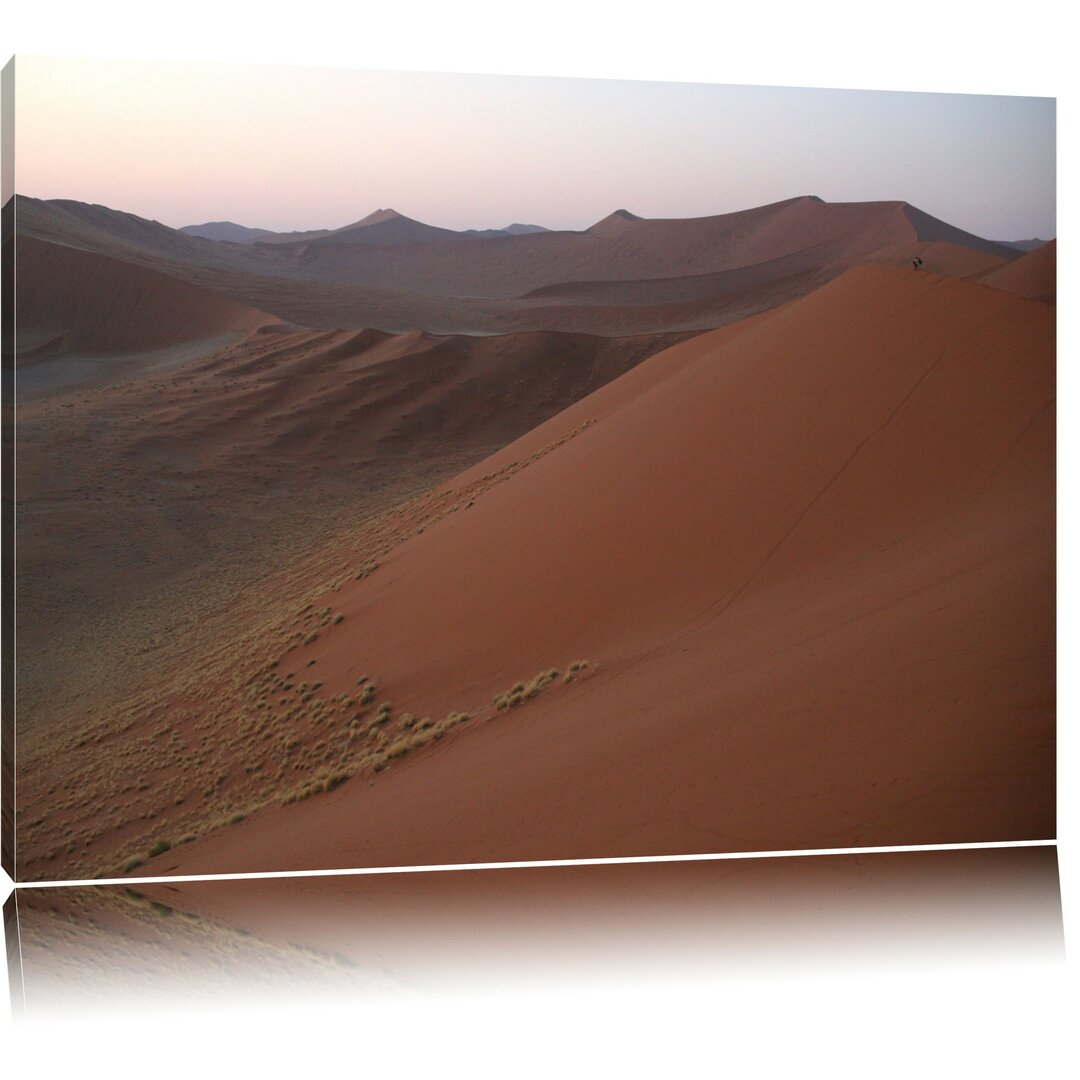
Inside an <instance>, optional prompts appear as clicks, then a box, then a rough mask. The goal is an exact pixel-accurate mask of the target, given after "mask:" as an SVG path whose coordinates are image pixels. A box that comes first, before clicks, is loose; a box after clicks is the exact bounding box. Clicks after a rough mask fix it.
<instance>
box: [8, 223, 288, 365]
mask: <svg viewBox="0 0 1080 1080" xmlns="http://www.w3.org/2000/svg"><path fill="white" fill-rule="evenodd" d="M16 243H17V247H16V259H17V265H18V274H17V277H16V304H17V306H18V318H19V323H18V334H19V356H20V360H21V361H22V362H24V363H25V362H27V361H33V360H35V359H47V358H51V357H53V356H57V355H61V354H65V353H78V354H82V355H91V356H102V355H104V356H108V355H115V354H118V353H133V352H148V351H151V350H156V349H163V348H168V347H170V346H174V345H180V344H185V343H189V342H193V341H200V340H207V339H214V338H218V337H220V336H221V335H222V334H226V333H247V332H248V331H251V330H254V329H256V328H257V327H260V326H264V325H268V324H273V323H276V322H279V321H280V320H278V319H277V318H276V317H275V316H273V315H267V314H266V312H263V311H258V310H257V309H255V308H252V307H249V306H247V305H244V304H240V303H237V302H236V301H234V300H230V299H228V298H226V297H224V296H219V295H217V294H215V293H212V292H209V291H208V290H206V289H201V288H199V287H198V286H195V285H191V284H189V283H187V282H185V281H179V280H177V279H176V278H172V277H168V276H166V275H165V274H160V273H157V272H155V271H154V270H150V269H148V268H146V267H142V266H136V265H134V264H132V263H128V262H121V261H119V260H117V259H112V258H109V257H107V256H104V255H98V254H94V253H92V252H89V251H80V250H77V249H75V248H70V247H63V246H61V245H58V244H50V243H47V242H44V241H41V240H35V239H33V238H31V237H28V236H20V237H19V238H18V240H17V242H16Z"/></svg>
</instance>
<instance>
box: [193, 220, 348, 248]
mask: <svg viewBox="0 0 1080 1080" xmlns="http://www.w3.org/2000/svg"><path fill="white" fill-rule="evenodd" d="M177 231H178V232H182V233H186V234H187V235H188V236H201V237H202V238H203V239H204V240H225V241H227V242H229V243H232V244H256V243H268V244H291V243H294V242H296V241H300V240H317V239H318V238H319V237H320V236H326V235H327V234H328V233H329V232H330V230H329V229H311V230H308V231H306V232H287V233H281V232H274V231H273V230H272V229H250V228H248V226H246V225H237V224H236V223H235V222H233V221H208V222H206V224H204V225H184V226H182V227H181V228H180V229H178V230H177Z"/></svg>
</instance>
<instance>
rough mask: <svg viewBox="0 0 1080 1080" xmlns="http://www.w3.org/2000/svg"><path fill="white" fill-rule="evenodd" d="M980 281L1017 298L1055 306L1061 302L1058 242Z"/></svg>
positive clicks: (991, 273) (992, 271) (1032, 252)
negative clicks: (1039, 301) (1058, 284)
mask: <svg viewBox="0 0 1080 1080" xmlns="http://www.w3.org/2000/svg"><path fill="white" fill-rule="evenodd" d="M978 280H979V281H981V282H982V283H983V284H984V285H991V286H993V287H994V288H995V289H1005V290H1006V291H1007V292H1011V293H1015V294H1016V295H1017V296H1026V297H1027V298H1028V299H1030V300H1042V301H1044V302H1045V303H1048V304H1054V303H1056V302H1057V241H1056V240H1051V241H1049V242H1048V243H1046V244H1043V245H1042V247H1038V248H1036V249H1035V250H1034V251H1031V252H1028V254H1027V255H1024V256H1022V257H1021V258H1019V259H1017V260H1016V262H1012V263H1007V264H1006V265H1005V266H1002V267H1000V268H999V269H995V270H991V271H990V272H989V273H988V274H984V275H983V276H982V277H980V278H979V279H978Z"/></svg>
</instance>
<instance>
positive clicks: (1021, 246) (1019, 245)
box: [997, 236, 1048, 251]
mask: <svg viewBox="0 0 1080 1080" xmlns="http://www.w3.org/2000/svg"><path fill="white" fill-rule="evenodd" d="M997 242H998V243H999V244H1004V245H1005V246H1006V247H1011V248H1016V250H1017V251H1034V250H1035V249H1036V248H1040V247H1042V246H1043V244H1046V243H1048V241H1046V240H1040V239H1039V238H1038V237H1037V236H1033V237H1032V238H1031V239H1030V240H998V241H997Z"/></svg>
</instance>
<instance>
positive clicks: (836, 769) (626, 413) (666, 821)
mask: <svg viewBox="0 0 1080 1080" xmlns="http://www.w3.org/2000/svg"><path fill="white" fill-rule="evenodd" d="M1053 350H1054V316H1053V311H1052V310H1051V309H1050V308H1048V307H1046V306H1044V305H1041V304H1034V303H1031V302H1029V301H1026V300H1021V299H1017V298H1014V297H1011V296H1009V295H1007V294H1006V293H1004V292H1002V291H1000V290H993V289H987V288H983V287H981V286H979V285H973V284H967V283H964V282H961V281H957V280H954V279H950V278H945V277H941V276H939V275H937V274H934V273H929V272H925V271H924V272H920V273H918V274H916V273H913V272H912V271H911V270H910V269H894V268H888V267H862V268H857V269H855V270H852V271H850V272H848V273H846V274H844V275H843V276H842V277H840V278H838V279H837V280H835V281H833V282H831V283H830V284H828V285H826V286H825V287H823V288H821V289H819V290H818V291H816V292H815V293H813V294H811V295H810V296H808V297H806V298H804V299H802V300H799V301H796V302H794V303H792V304H789V305H787V306H786V307H784V308H781V309H778V310H776V311H773V312H771V313H767V314H765V315H762V316H759V317H757V318H755V319H752V320H747V321H744V322H742V323H739V324H737V325H736V326H734V327H731V328H728V329H725V330H720V331H716V332H713V333H710V334H706V335H703V336H701V337H698V338H695V339H693V340H691V341H687V342H685V343H683V344H680V345H677V346H675V347H673V348H671V349H668V350H666V351H665V352H662V353H660V354H658V355H656V356H653V357H651V358H650V359H649V360H648V361H646V362H644V363H643V364H641V365H640V366H639V367H637V368H636V369H634V370H633V371H631V372H630V373H628V374H627V375H625V376H623V377H622V378H620V379H618V380H616V381H615V382H614V383H611V384H609V385H608V386H607V387H605V388H603V389H601V390H599V391H598V392H596V393H594V394H592V395H590V396H589V397H588V398H586V399H584V400H583V401H581V402H579V403H578V404H576V405H574V406H572V407H571V408H569V409H567V410H566V411H565V412H563V413H561V414H560V415H559V416H557V417H555V418H554V419H552V420H551V421H549V422H547V423H546V424H543V425H541V427H540V428H538V429H537V430H536V431H533V432H531V433H530V434H529V435H527V436H526V437H524V438H523V439H520V440H518V441H517V442H516V443H514V444H512V445H511V446H509V447H507V448H506V449H504V450H503V451H501V452H500V453H499V454H496V455H495V456H494V457H493V458H491V459H488V461H486V462H484V463H482V464H481V465H480V466H477V467H476V468H474V469H473V470H471V471H470V472H469V473H466V474H464V475H463V476H462V477H460V478H459V480H458V481H457V482H456V483H457V484H460V485H464V484H465V483H467V482H468V481H470V480H476V479H478V478H480V477H481V476H483V475H485V474H490V473H492V472H494V471H495V470H496V469H497V468H499V467H501V466H504V465H506V464H507V463H509V462H512V461H520V462H526V461H528V459H529V458H530V456H531V455H532V454H534V453H535V452H536V451H537V450H538V449H540V448H541V447H544V446H545V445H548V444H550V443H552V442H553V441H554V440H556V439H558V438H559V437H561V436H563V435H566V434H568V433H570V432H572V431H575V430H578V429H580V428H581V426H582V424H583V423H584V422H585V421H587V420H595V421H596V422H595V423H593V424H592V425H591V426H588V427H586V428H585V429H584V430H579V431H578V434H576V435H575V436H574V437H573V438H570V439H569V440H567V441H566V442H564V443H562V445H561V446H558V447H557V448H555V449H554V450H552V451H551V452H550V453H547V454H546V455H544V456H541V457H539V458H538V459H537V460H533V461H531V462H529V463H528V464H527V465H526V467H524V468H522V469H521V470H520V471H518V472H516V473H514V474H513V475H512V476H511V477H510V478H509V479H508V480H506V481H505V482H499V483H494V484H493V485H492V486H491V487H489V488H488V490H486V491H484V492H483V493H482V494H481V495H479V496H478V497H477V498H476V500H475V505H473V506H472V507H471V508H469V509H467V510H463V511H462V512H459V513H454V514H450V515H449V516H447V517H445V518H443V519H442V520H441V521H439V522H438V523H437V524H434V525H433V526H431V527H430V528H428V529H427V530H426V531H424V532H423V534H422V535H418V536H414V537H413V538H412V539H410V540H408V541H406V542H405V543H404V544H402V545H401V546H400V547H398V548H397V549H396V550H395V551H394V552H392V553H391V555H390V556H389V557H388V558H387V559H386V560H385V563H384V564H383V565H382V566H381V567H380V569H379V570H378V572H377V573H375V574H374V575H372V576H371V577H370V578H367V579H365V580H363V581H360V582H351V583H349V584H347V585H345V586H344V587H343V588H342V589H341V591H340V592H339V593H335V594H334V596H333V598H332V600H333V604H334V607H335V609H337V610H340V611H342V612H343V613H344V615H345V622H344V623H343V624H342V626H341V627H339V628H337V629H336V630H334V632H333V633H327V634H325V635H323V637H321V638H320V639H319V641H318V642H316V643H315V644H313V645H310V646H307V647H306V650H305V652H304V653H303V656H304V658H307V657H308V656H309V655H310V657H311V658H312V659H317V662H318V668H317V670H318V675H319V678H320V679H321V681H322V683H323V687H324V689H323V690H322V693H323V694H327V695H330V694H333V693H335V692H338V691H343V690H350V689H352V690H354V689H355V681H356V678H357V676H358V675H359V674H361V673H364V672H374V673H377V676H378V679H379V682H380V687H381V689H380V697H382V696H385V697H387V698H388V699H390V700H392V701H393V702H394V706H395V708H396V709H408V710H409V711H411V712H414V713H416V714H417V715H424V714H430V715H432V716H435V717H437V716H442V715H444V714H445V713H446V712H448V711H449V710H451V709H464V710H469V711H475V710H478V709H483V708H484V707H485V706H489V705H490V702H491V699H492V696H493V695H494V694H496V693H498V692H500V691H503V690H505V689H507V688H508V687H509V686H511V685H512V684H513V683H514V682H516V681H517V680H519V679H527V678H529V677H530V676H532V675H533V674H535V673H536V672H537V671H540V670H542V669H544V668H547V667H551V666H556V667H559V668H565V665H566V664H567V663H568V662H569V661H571V660H574V659H579V658H581V659H588V660H590V661H592V662H594V664H595V665H596V666H595V668H594V669H593V670H591V671H590V673H589V674H588V675H587V676H586V677H584V678H582V679H580V680H579V681H577V682H576V683H575V684H573V685H571V686H563V685H562V684H561V683H560V684H556V685H555V686H553V687H551V688H549V689H548V690H546V691H544V693H543V694H542V695H541V696H540V697H538V698H536V699H535V700H532V701H529V702H527V703H525V704H524V705H523V706H521V707H520V708H519V709H516V710H513V711H511V712H510V713H508V714H500V715H498V716H496V717H495V718H493V719H492V720H490V721H474V722H472V723H471V724H469V725H467V726H465V727H462V728H459V729H457V730H455V731H454V732H453V733H452V734H451V735H450V736H449V737H448V738H446V739H444V740H443V741H441V742H439V743H437V744H434V745H432V746H429V747H425V748H423V749H421V750H418V751H416V752H415V753H413V754H410V755H409V756H408V757H406V758H404V759H401V760H400V761H398V762H395V763H393V764H391V766H390V767H389V769H387V770H386V771H385V772H383V773H380V774H379V775H377V776H374V777H372V776H369V775H366V774H365V775H362V776H358V777H354V778H353V779H352V780H350V781H349V782H347V783H345V784H344V785H343V786H342V787H340V788H338V789H337V790H335V791H333V792H331V793H329V794H325V795H321V796H318V797H315V798H310V799H307V800H304V801H302V802H299V803H296V804H294V805H290V806H287V807H284V808H271V809H266V810H263V811H260V812H257V813H255V814H253V815H252V816H251V817H249V818H248V819H247V820H246V821H243V822H241V823H239V824H236V825H233V826H230V827H229V828H226V829H221V830H219V831H217V832H215V833H211V834H209V835H207V836H206V837H204V838H203V839H200V840H196V841H195V842H194V843H192V844H190V845H185V846H184V847H182V848H180V849H174V850H172V851H170V852H168V853H167V854H166V855H164V856H161V857H160V858H158V859H154V860H151V861H150V862H149V863H148V864H147V866H146V868H145V870H144V871H141V872H149V873H160V872H182V873H193V872H205V871H221V870H225V869H228V870H235V871H244V870H274V869H289V868H296V867H333V866H343V865H364V864H369V865H381V864H392V863H414V864H423V863H441V862H458V861H488V860H506V859H536V858H552V857H579V856H580V857H590V856H591V857H595V856H614V855H640V854H653V853H659V852H704V851H715V850H729V851H730V850H751V849H772V848H783V847H818V846H841V845H849V844H859V845H863V844H887V843H930V842H939V841H940V842H945V841H950V842H963V841H974V840H988V839H998V840H1006V839H1029V838H1035V837H1048V836H1052V835H1053V831H1054V790H1053V774H1054V773H1053V761H1054V719H1053V703H1052V697H1053V674H1054V668H1053V665H1054V640H1053V614H1054V608H1053V590H1054V581H1053V573H1054V572H1053V553H1054V548H1053V543H1054V519H1053V493H1054V481H1053V415H1054V408H1053V400H1054V373H1053Z"/></svg>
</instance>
